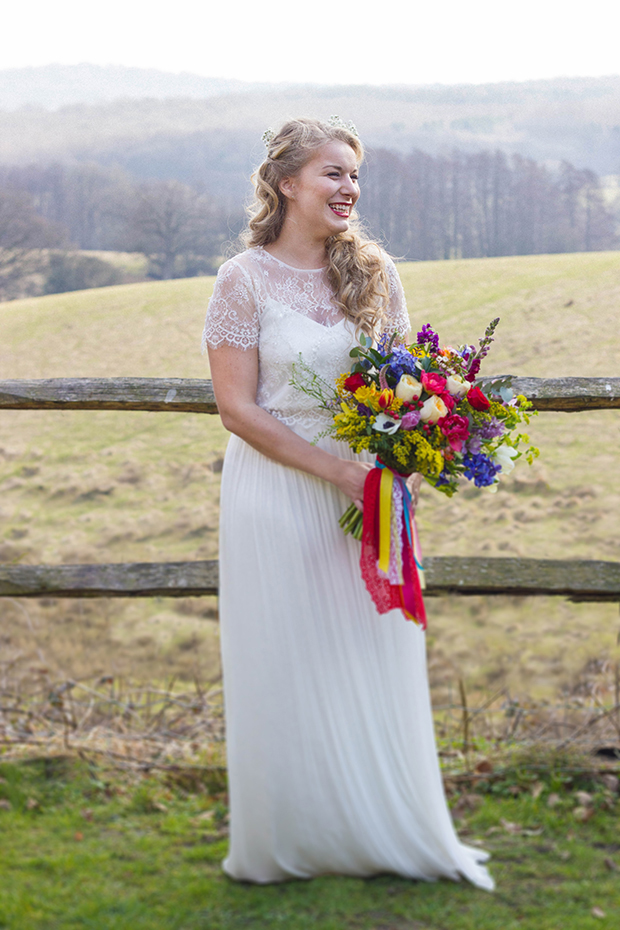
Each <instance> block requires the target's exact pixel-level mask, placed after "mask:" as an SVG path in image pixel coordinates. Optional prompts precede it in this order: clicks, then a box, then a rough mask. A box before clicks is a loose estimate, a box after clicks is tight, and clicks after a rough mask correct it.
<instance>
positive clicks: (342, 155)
mask: <svg viewBox="0 0 620 930" xmlns="http://www.w3.org/2000/svg"><path fill="white" fill-rule="evenodd" d="M357 178H358V164H357V158H356V155H355V152H354V151H353V149H352V148H351V146H350V145H347V143H346V142H340V141H334V142H327V143H326V144H325V145H323V146H322V147H321V148H320V149H318V150H317V152H316V153H315V154H314V155H313V156H312V158H311V159H310V161H308V162H306V164H305V165H304V167H303V168H302V169H301V171H300V172H299V173H298V174H296V175H295V176H294V177H292V178H285V179H284V180H283V181H282V183H281V184H280V190H281V191H282V193H283V194H284V196H285V197H286V198H287V206H286V220H285V222H286V223H287V224H291V223H294V224H295V226H296V227H297V228H298V229H299V231H300V232H303V233H304V234H306V235H308V236H310V237H311V238H313V239H323V240H325V239H327V238H328V237H329V236H334V235H335V234H336V233H340V232H344V231H345V230H346V229H348V226H349V215H350V213H351V210H352V209H353V207H354V205H355V203H356V202H357V200H358V198H359V195H360V190H359V185H358V180H357Z"/></svg>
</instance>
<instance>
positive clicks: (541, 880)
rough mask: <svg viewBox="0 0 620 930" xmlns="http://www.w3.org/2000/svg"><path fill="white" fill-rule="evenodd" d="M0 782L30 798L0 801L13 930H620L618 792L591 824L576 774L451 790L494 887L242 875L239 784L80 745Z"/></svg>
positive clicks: (2, 865)
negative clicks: (186, 778) (96, 755)
mask: <svg viewBox="0 0 620 930" xmlns="http://www.w3.org/2000/svg"><path fill="white" fill-rule="evenodd" d="M0 778H1V779H2V781H0V788H1V789H2V793H3V794H6V792H7V791H9V792H13V796H14V797H15V798H16V799H21V800H20V801H19V803H18V804H16V806H14V807H13V808H12V809H11V810H5V809H3V808H0V829H1V830H2V844H1V846H0V870H1V872H2V876H3V881H2V883H1V885H0V927H1V928H3V930H51V928H53V930H72V928H76V930H78V928H80V930H81V928H93V930H110V928H112V927H113V928H114V930H206V928H208V930H247V928H250V930H265V928H272V927H283V928H286V930H379V928H381V930H387V928H390V930H437V928H449V930H517V928H519V930H557V928H558V927H560V926H561V927H562V928H563V930H591V928H592V930H594V928H603V930H605V928H608V930H612V928H615V927H616V926H618V921H619V919H620V896H619V894H618V888H617V873H615V872H614V871H613V867H614V865H616V864H620V863H619V860H620V856H619V855H618V854H619V852H620V844H618V841H617V840H618V837H617V830H618V825H619V824H618V803H617V801H614V803H613V804H612V805H611V807H609V806H608V807H605V806H603V805H602V804H601V805H598V806H597V807H596V810H595V813H594V814H593V815H592V817H591V818H590V819H588V820H587V822H580V821H578V820H577V819H575V816H574V813H573V811H574V809H575V805H576V803H577V801H576V791H575V788H574V786H570V785H569V786H564V787H560V789H559V791H560V794H561V798H560V802H559V803H558V804H557V805H556V806H553V807H550V806H549V803H548V799H549V794H550V791H551V788H552V782H551V781H550V780H549V779H547V778H546V776H544V775H542V776H541V780H544V781H545V788H544V790H543V791H542V792H540V793H539V794H537V796H536V797H534V796H533V795H534V794H536V791H534V792H532V785H531V783H529V782H528V783H527V785H526V786H525V787H523V786H522V785H521V783H520V782H519V790H518V791H517V792H516V793H515V792H514V790H511V788H512V785H513V782H512V781H511V778H512V776H507V777H506V779H505V780H504V781H503V785H504V787H505V789H506V790H505V793H504V794H502V792H500V791H497V792H495V793H487V794H485V795H484V796H482V797H480V796H476V795H474V796H473V798H474V800H472V795H471V793H468V792H467V791H466V790H465V789H463V790H462V791H461V792H459V793H456V794H453V796H452V800H451V803H452V805H453V809H454V815H455V817H456V818H457V825H458V827H459V831H460V834H461V837H462V839H463V841H464V842H468V843H470V844H473V845H480V846H482V847H483V848H485V849H487V850H488V851H489V852H490V853H491V857H492V858H491V864H490V867H491V871H492V873H493V875H494V877H495V880H496V882H497V891H496V892H495V893H494V894H488V893H486V892H484V891H480V890H478V889H475V888H473V887H471V886H470V885H468V884H466V883H452V882H449V881H440V882H437V883H425V882H415V881H409V880H406V879H403V878H399V877H397V876H393V875H381V876H375V877H372V878H368V879H358V878H348V877H339V876H325V877H323V878H318V879H314V880H313V881H292V882H287V883H284V884H281V885H268V886H259V885H248V884H244V883H237V882H232V881H230V880H229V879H227V878H226V877H225V876H224V875H223V873H222V871H221V863H222V859H223V858H224V856H225V854H226V822H227V806H226V796H225V795H222V794H215V795H213V794H208V793H205V790H204V787H202V786H201V785H200V783H199V781H197V782H194V783H193V784H194V790H189V789H190V787H191V784H192V782H191V780H190V782H186V783H185V784H184V787H183V788H180V787H178V786H177V785H176V784H175V782H174V780H170V778H168V777H158V776H155V775H152V776H149V777H144V778H142V777H140V776H130V775H122V774H119V773H113V772H111V771H109V770H107V769H106V768H104V767H97V766H95V765H93V764H90V765H89V764H87V763H85V762H80V761H77V760H72V759H69V758H67V757H65V758H57V759H51V760H36V761H33V762H30V763H27V764H20V765H9V764H6V763H5V764H0ZM498 784H499V783H498ZM554 790H557V789H554ZM599 793H600V792H599ZM476 797H477V800H476ZM35 800H36V805H34V804H33V803H32V801H35ZM29 801H30V802H31V803H30V805H29V804H28V802H29ZM22 802H23V803H22ZM595 908H598V909H599V911H598V912H599V913H604V914H605V916H604V917H596V916H593V909H595Z"/></svg>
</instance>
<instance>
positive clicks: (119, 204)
mask: <svg viewBox="0 0 620 930" xmlns="http://www.w3.org/2000/svg"><path fill="white" fill-rule="evenodd" d="M362 190H363V196H362V199H361V200H360V207H361V213H362V216H363V219H364V221H365V223H366V225H367V227H368V229H369V231H370V233H371V234H372V235H373V236H375V237H377V238H379V239H380V240H382V241H383V242H384V243H385V245H386V247H387V249H388V250H389V251H390V252H391V253H392V254H393V255H395V256H397V257H400V258H402V259H406V260H412V261H419V260H433V259H450V258H475V257H485V256H498V255H527V254H534V253H544V252H573V251H575V252H578V251H593V250H605V249H611V248H614V247H616V246H617V244H618V238H617V233H616V217H615V216H614V215H613V212H612V211H611V209H610V208H609V207H608V206H607V205H606V203H605V201H604V198H603V195H602V192H601V188H600V182H599V179H598V177H597V175H596V174H595V173H594V172H592V171H589V170H586V169H577V168H575V167H573V166H572V165H570V164H568V163H566V162H565V163H563V164H562V165H560V166H559V168H558V169H557V170H552V169H550V168H548V167H546V166H545V165H541V164H539V163H537V162H535V161H533V160H532V159H528V158H523V157H521V156H518V155H513V156H507V155H506V154H504V153H502V152H479V153H466V152H461V151H454V152H452V153H451V154H449V155H429V154H427V153H424V152H421V151H418V150H415V151H412V152H411V153H410V154H408V155H401V154H398V153H396V152H392V151H388V150H383V149H378V150H374V151H371V152H370V153H369V156H368V159H367V164H366V166H365V168H364V174H363V178H362ZM231 202H232V203H233V206H231ZM235 203H236V206H235V205H234V204H235ZM242 225H243V208H242V203H241V202H240V198H239V197H237V198H235V199H232V198H231V196H230V192H228V191H226V190H224V189H221V190H218V191H217V193H216V194H215V193H213V192H207V191H206V190H205V189H199V188H197V187H196V186H191V185H189V184H186V183H183V182H181V181H180V180H177V179H169V180H150V181H139V180H137V179H135V178H134V177H132V176H131V175H130V174H129V173H128V172H127V171H125V170H123V169H121V168H118V167H109V166H104V165H98V164H73V165H61V164H53V165H38V164H34V165H30V166H26V167H17V166H4V167H3V166H0V297H2V298H4V299H8V298H11V297H15V296H23V295H25V294H27V293H52V292H57V291H62V290H74V289H78V288H83V287H93V286H104V285H106V284H114V283H121V282H122V281H123V280H127V275H126V273H125V272H123V271H122V270H121V269H119V267H118V265H114V263H110V262H107V261H106V260H105V253H110V252H112V251H114V252H138V253H143V254H144V256H146V260H145V266H144V271H143V274H142V277H144V276H146V277H150V278H172V277H187V276H192V275H197V274H210V273H213V272H214V271H215V270H216V268H217V266H218V264H219V262H220V261H221V260H222V257H223V256H224V254H225V253H226V251H227V249H228V250H230V248H232V247H234V246H233V245H232V244H233V243H234V242H235V240H236V238H237V236H238V233H239V231H240V229H241V227H242ZM78 250H81V251H89V252H93V251H95V252H97V253H99V254H98V255H92V254H91V255H82V254H80V252H79V251H78ZM101 253H104V254H103V256H102V255H101ZM134 279H135V278H134Z"/></svg>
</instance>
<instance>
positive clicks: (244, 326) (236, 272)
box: [202, 259, 259, 352]
mask: <svg viewBox="0 0 620 930" xmlns="http://www.w3.org/2000/svg"><path fill="white" fill-rule="evenodd" d="M258 333H259V319H258V309H257V306H256V299H255V295H254V288H253V286H252V278H251V277H250V275H249V274H248V273H247V271H246V270H245V269H244V268H242V267H241V266H240V265H239V263H238V262H236V261H235V259H230V260H229V261H227V262H224V264H223V265H222V267H221V268H220V270H219V271H218V273H217V279H216V281H215V287H214V288H213V296H212V297H211V300H210V301H209V306H208V308H207V318H206V320H205V328H204V331H203V334H202V350H203V352H204V351H206V348H207V346H211V348H213V349H216V348H217V347H218V346H221V345H228V346H235V347H236V348H238V349H255V348H256V346H257V345H258Z"/></svg>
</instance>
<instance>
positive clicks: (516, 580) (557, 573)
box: [0, 557, 620, 601]
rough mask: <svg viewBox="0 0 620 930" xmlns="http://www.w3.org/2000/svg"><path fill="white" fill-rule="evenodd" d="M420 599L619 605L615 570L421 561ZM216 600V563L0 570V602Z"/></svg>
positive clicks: (544, 563) (556, 563) (582, 564)
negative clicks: (541, 599) (539, 598)
mask: <svg viewBox="0 0 620 930" xmlns="http://www.w3.org/2000/svg"><path fill="white" fill-rule="evenodd" d="M424 568H425V576H426V583H427V588H426V594H427V595H428V596H431V597H433V596H441V595H447V594H458V595H470V596H471V595H479V594H486V595H502V594H503V595H507V594H508V595H518V596H530V595H555V596H561V597H567V598H569V599H570V600H572V601H620V563H617V562H597V561H568V560H567V561H563V560H552V559H507V558H489V559H482V558H443V557H435V558H428V559H426V560H425V565H424ZM217 592H218V563H217V561H196V562H136V563H122V562H119V563H115V564H108V565H0V597H50V596H54V597H200V596H204V595H213V594H217Z"/></svg>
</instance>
